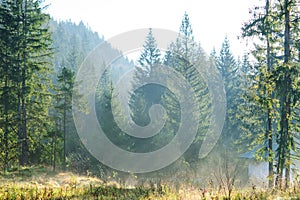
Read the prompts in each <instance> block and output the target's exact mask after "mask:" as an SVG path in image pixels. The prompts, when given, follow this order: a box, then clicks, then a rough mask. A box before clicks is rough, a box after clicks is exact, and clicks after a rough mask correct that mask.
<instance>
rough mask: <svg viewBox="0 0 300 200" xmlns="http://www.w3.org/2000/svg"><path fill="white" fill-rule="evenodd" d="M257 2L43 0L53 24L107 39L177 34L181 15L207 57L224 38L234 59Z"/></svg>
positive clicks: (242, 47)
mask: <svg viewBox="0 0 300 200" xmlns="http://www.w3.org/2000/svg"><path fill="white" fill-rule="evenodd" d="M258 1H259V0H151V1H146V0H84V1H83V0H46V1H45V3H46V4H49V7H48V9H47V10H46V12H48V13H49V14H50V15H51V16H52V17H53V18H54V19H55V20H69V19H70V20H71V21H73V22H75V23H78V22H80V21H83V22H84V23H85V24H87V25H88V26H89V27H90V28H91V29H92V30H93V31H96V32H98V33H99V35H100V36H102V35H103V36H104V38H105V39H109V38H111V37H113V36H116V35H118V34H121V33H123V32H126V31H131V30H133V29H139V28H149V27H152V28H163V29H168V30H172V31H177V32H178V31H179V28H180V24H181V20H182V17H183V15H184V12H187V13H188V15H189V17H190V23H191V25H192V28H193V33H194V37H195V39H196V41H198V42H200V44H201V45H202V47H203V49H204V50H205V51H206V53H208V54H209V53H210V52H211V51H212V49H213V48H215V49H216V50H217V52H218V51H219V49H220V47H221V45H222V42H223V41H224V38H225V37H226V36H227V37H228V39H229V41H230V44H231V49H232V52H233V53H234V55H235V56H236V57H237V56H242V54H243V53H244V51H245V49H246V41H245V40H242V39H238V36H240V35H241V27H242V25H243V23H244V22H246V21H248V19H249V18H250V14H249V9H250V8H252V7H253V6H254V5H255V4H256V3H257V2H258Z"/></svg>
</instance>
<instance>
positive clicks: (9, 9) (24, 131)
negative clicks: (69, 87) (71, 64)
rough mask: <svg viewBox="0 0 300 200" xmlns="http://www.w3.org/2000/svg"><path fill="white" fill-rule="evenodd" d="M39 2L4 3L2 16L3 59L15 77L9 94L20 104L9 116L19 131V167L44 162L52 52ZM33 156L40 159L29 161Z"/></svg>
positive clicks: (46, 18)
mask: <svg viewBox="0 0 300 200" xmlns="http://www.w3.org/2000/svg"><path fill="white" fill-rule="evenodd" d="M40 3H41V2H40V1H30V0H28V1H25V0H24V1H22V0H19V1H8V0H7V1H2V3H1V9H3V11H4V10H5V12H1V14H0V15H1V16H0V19H2V20H1V25H0V26H1V28H2V29H1V31H4V32H6V33H7V34H5V35H3V34H1V36H2V37H1V39H0V40H1V42H0V43H1V44H2V45H3V47H4V48H5V49H6V50H7V51H6V54H5V55H3V56H4V57H3V60H6V61H9V63H7V64H9V65H8V66H7V67H9V69H8V71H10V73H11V74H13V77H11V79H10V80H9V82H10V83H11V86H12V88H11V89H10V90H9V92H10V93H11V94H13V95H15V99H14V100H13V101H11V102H9V103H10V104H11V105H15V104H17V107H16V108H14V109H15V110H14V113H13V114H12V115H11V116H10V117H11V119H16V121H15V123H13V124H10V127H13V129H12V130H17V135H18V142H17V143H18V145H19V164H20V165H27V164H28V163H29V161H31V162H36V161H39V159H41V155H40V153H39V151H40V150H41V149H40V148H41V147H42V146H43V144H42V138H43V137H44V136H45V135H46V130H47V128H46V126H47V125H48V123H47V121H48V119H47V117H48V115H47V112H48V105H49V104H50V93H49V86H50V85H51V84H49V83H50V82H49V80H50V79H49V65H50V63H49V61H50V59H49V58H50V57H51V53H52V51H51V38H50V33H49V31H48V27H47V26H45V24H46V23H47V21H48V19H49V17H48V15H46V14H44V13H43V12H42V8H41V7H40ZM10 73H8V74H10ZM8 121H10V119H8ZM29 129H30V132H28V130H29ZM12 130H11V131H12ZM12 132H13V131H12ZM12 132H11V133H9V134H13V133H12ZM37 133H39V135H37ZM6 135H7V133H6ZM30 155H38V156H37V157H35V159H33V158H34V157H33V156H32V157H31V160H29V156H30Z"/></svg>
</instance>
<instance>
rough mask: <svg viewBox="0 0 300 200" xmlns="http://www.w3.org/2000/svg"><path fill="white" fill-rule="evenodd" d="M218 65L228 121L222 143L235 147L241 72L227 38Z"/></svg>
mask: <svg viewBox="0 0 300 200" xmlns="http://www.w3.org/2000/svg"><path fill="white" fill-rule="evenodd" d="M216 65H217V68H218V69H219V71H220V73H221V75H222V78H223V82H224V86H225V92H226V103H227V106H226V109H227V110H226V119H225V124H224V127H223V131H222V136H221V143H222V145H224V146H225V147H229V148H230V147H233V145H232V144H233V142H234V141H235V139H236V138H237V137H238V135H239V132H238V121H237V118H236V114H237V105H238V104H239V102H238V101H239V99H238V98H237V97H238V96H239V92H240V90H239V87H238V84H239V78H240V77H239V73H238V72H239V71H238V65H237V63H236V61H235V59H234V57H233V54H232V53H231V50H230V44H229V40H228V39H227V37H226V38H225V40H224V42H223V44H222V47H221V50H220V54H219V56H218V57H217V59H216Z"/></svg>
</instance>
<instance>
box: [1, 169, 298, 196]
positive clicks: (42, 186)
mask: <svg viewBox="0 0 300 200" xmlns="http://www.w3.org/2000/svg"><path fill="white" fill-rule="evenodd" d="M0 199H1V200H2V199H20V200H21V199H24V200H25V199H57V200H58V199H103V200H104V199H116V200H119V199H124V200H125V199H126V200H127V199H130V200H131V199H141V200H147V199H157V200H163V199H165V200H169V199H171V200H172V199H182V200H185V199H187V200H196V199H207V200H209V199H300V187H299V186H293V187H292V188H291V189H288V190H285V191H278V190H267V189H258V188H256V187H255V186H252V187H249V188H245V189H242V190H235V189H234V188H233V190H232V191H231V194H230V196H229V193H228V191H226V189H225V188H219V189H212V188H209V187H208V188H206V189H203V188H196V187H194V186H192V185H189V184H181V183H152V184H148V185H144V186H139V185H136V186H130V185H126V184H122V183H120V182H116V181H114V180H113V179H112V180H111V181H102V180H100V179H98V178H96V177H91V176H81V175H76V174H73V173H70V172H66V173H65V172H52V171H51V170H50V169H47V168H45V167H31V168H22V169H16V170H15V171H11V172H6V173H5V174H4V173H2V174H1V176H0Z"/></svg>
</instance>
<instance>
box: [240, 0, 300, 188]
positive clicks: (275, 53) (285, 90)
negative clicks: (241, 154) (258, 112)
mask: <svg viewBox="0 0 300 200" xmlns="http://www.w3.org/2000/svg"><path fill="white" fill-rule="evenodd" d="M297 12H298V10H297V6H296V1H279V2H272V1H270V0H266V4H265V7H264V8H259V7H256V8H255V10H254V14H253V16H254V18H253V19H252V20H251V21H250V22H249V23H247V24H245V26H244V28H243V31H244V33H243V35H244V36H246V37H252V36H255V37H257V38H258V39H259V40H260V41H262V43H261V44H257V45H256V46H255V48H256V50H255V51H254V56H255V58H256V59H257V61H258V67H257V71H258V72H259V73H258V75H257V76H256V81H257V83H256V85H257V87H256V89H257V95H256V99H255V100H256V101H257V103H260V104H262V105H263V109H264V111H265V113H266V114H265V116H266V117H265V118H266V122H265V123H266V130H265V137H264V138H265V142H264V144H265V145H266V146H265V147H266V148H265V149H266V150H265V152H266V153H267V156H266V159H267V160H268V162H269V180H270V181H269V186H270V187H272V186H273V183H274V178H273V165H274V161H275V162H276V164H277V166H276V168H277V170H276V181H275V183H276V185H277V187H279V188H281V187H282V181H283V180H284V179H285V183H286V185H285V186H286V187H287V186H288V184H289V176H290V175H289V174H290V165H291V151H292V150H293V149H294V148H295V147H294V141H293V140H294V135H293V134H291V129H292V126H291V125H292V124H291V119H292V118H291V117H292V113H293V112H292V110H293V109H294V106H295V102H296V101H297V100H296V101H295V99H296V98H295V97H296V96H295V94H296V91H295V90H294V87H292V85H293V83H295V82H296V79H297V78H296V77H297V74H299V70H297V69H298V68H297V67H296V66H297V61H296V62H295V60H294V58H295V57H294V55H295V53H294V52H295V51H296V48H295V47H296V46H295V44H296V43H291V41H292V40H295V41H297V38H299V37H298V32H295V31H294V30H296V29H297V27H298V25H297V23H296V24H295V23H293V20H294V19H295V18H297V17H296V15H297ZM282 30H283V32H282ZM282 41H283V42H282ZM264 44H265V45H264ZM277 113H279V115H278V116H277ZM277 118H278V121H279V126H278V127H279V129H278V130H277V131H276V130H274V129H273V127H274V125H275V124H276V123H277ZM275 137H276V144H277V145H278V147H277V149H276V154H275V156H274V153H273V151H274V150H273V146H274V145H273V143H275V141H274V138H275ZM284 170H285V172H286V173H285V178H284V177H283V172H284Z"/></svg>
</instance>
